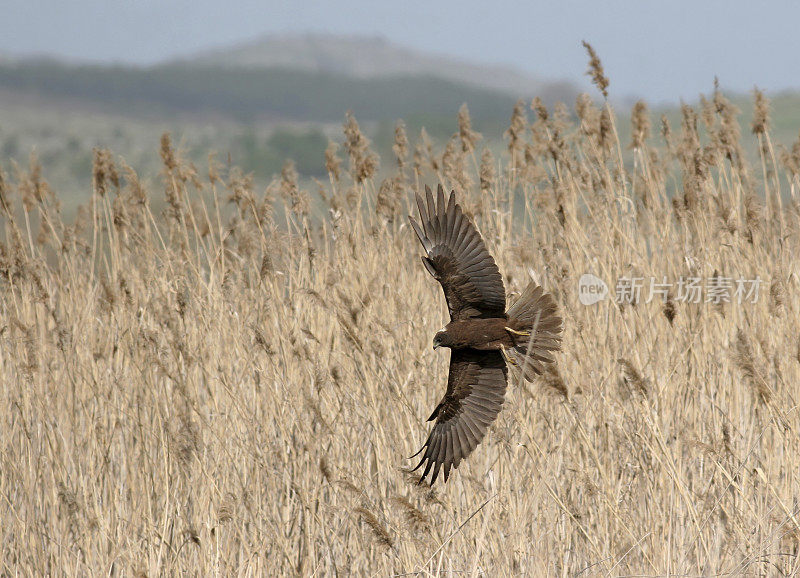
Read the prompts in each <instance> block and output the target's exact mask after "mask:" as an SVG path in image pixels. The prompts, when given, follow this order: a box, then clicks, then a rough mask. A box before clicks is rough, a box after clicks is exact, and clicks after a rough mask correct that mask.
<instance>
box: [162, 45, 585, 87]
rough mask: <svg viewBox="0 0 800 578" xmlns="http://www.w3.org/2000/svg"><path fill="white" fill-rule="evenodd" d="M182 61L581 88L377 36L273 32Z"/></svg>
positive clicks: (496, 84) (491, 84) (355, 75)
mask: <svg viewBox="0 0 800 578" xmlns="http://www.w3.org/2000/svg"><path fill="white" fill-rule="evenodd" d="M177 62H178V63H181V64H197V65H203V66H224V67H241V68H249V69H260V68H276V67H277V68H286V69H291V70H302V71H306V72H319V73H327V74H334V75H339V76H342V75H344V76H349V77H353V78H361V79H368V78H373V79H374V78H391V77H398V76H433V77H437V78H441V79H446V80H450V81H453V82H456V83H459V84H467V85H471V86H477V87H481V88H487V89H491V90H494V91H499V92H504V93H507V94H509V95H511V96H513V97H515V98H531V97H533V96H540V97H542V98H543V99H545V100H546V101H549V102H554V101H555V100H567V101H569V100H572V99H573V98H574V96H575V95H576V94H577V88H576V87H575V86H574V85H573V84H571V83H568V82H563V81H562V82H549V81H545V80H542V79H539V78H536V77H534V76H531V75H529V74H526V73H524V72H521V71H519V70H516V69H514V68H511V67H507V66H500V65H491V64H475V63H471V62H466V61H464V60H460V59H457V58H453V57H449V56H441V55H436V54H428V53H424V52H420V51H416V50H413V49H410V48H406V47H403V46H399V45H397V44H393V43H391V42H389V41H387V40H386V39H384V38H381V37H375V36H336V35H332V34H300V35H297V34H294V35H273V36H268V37H263V38H260V39H258V40H255V41H253V42H249V43H246V44H242V45H239V46H235V47H232V48H221V49H217V50H210V51H206V52H203V53H200V54H198V55H196V56H191V57H188V58H184V59H181V60H179V61H177Z"/></svg>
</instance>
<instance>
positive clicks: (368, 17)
mask: <svg viewBox="0 0 800 578" xmlns="http://www.w3.org/2000/svg"><path fill="white" fill-rule="evenodd" d="M9 4H10V6H9ZM3 5H4V6H3V10H2V18H0V53H10V54H12V55H26V54H31V53H38V54H54V55H60V56H65V57H69V58H75V59H91V60H94V61H98V60H102V61H123V62H133V63H143V64H146V63H153V62H157V61H159V60H161V59H165V58H168V57H171V56H175V55H186V54H191V53H192V52H194V51H197V50H201V49H206V48H209V47H215V46H225V45H228V44H232V43H237V42H242V41H245V40H248V39H252V38H254V37H257V36H259V35H263V34H267V33H274V32H292V31H296V32H305V31H326V32H333V33H341V34H351V33H352V34H370V35H381V36H384V37H386V38H387V39H389V40H391V41H394V42H397V43H400V44H404V45H407V46H410V47H415V48H417V49H421V50H425V51H435V52H440V53H446V54H450V55H455V56H459V57H463V58H464V59H468V60H473V61H484V62H499V63H506V64H511V65H514V66H516V67H518V68H521V69H524V70H526V71H529V72H531V73H534V74H537V75H540V76H543V77H551V78H567V79H572V80H580V81H581V82H586V80H585V77H583V73H584V71H585V68H586V55H585V53H584V51H583V49H582V47H581V44H580V43H581V40H582V39H586V40H588V41H589V42H591V43H592V44H593V45H594V46H595V48H596V49H597V51H598V52H599V54H600V56H601V58H602V59H603V61H604V64H605V67H606V71H607V73H608V75H609V76H610V78H611V93H612V96H617V97H621V96H628V95H631V94H637V95H643V96H645V97H647V98H649V99H651V100H662V99H670V100H676V99H678V98H681V97H682V98H685V99H694V98H695V97H696V95H697V93H698V92H708V91H709V90H710V89H711V86H712V82H713V78H714V75H717V76H719V78H720V81H721V83H722V85H723V87H724V88H726V89H732V90H739V91H747V90H750V89H751V88H752V87H753V85H755V84H757V85H759V86H760V87H762V88H765V89H767V90H770V91H776V90H781V89H784V88H800V2H797V1H790V0H782V1H773V2H756V1H755V0H713V1H703V0H694V1H686V0H680V1H671V2H653V1H648V0H638V1H624V0H609V1H603V0H594V1H577V0H572V1H570V0H563V1H560V2H559V1H555V2H554V1H549V2H533V1H530V0H529V1H527V2H486V1H479V2H471V1H467V0H458V1H456V0H445V1H437V0H425V1H418V0H401V1H400V2H394V3H384V2H380V1H375V0H367V1H360V0H345V1H342V2H331V1H324V2H319V1H306V2H303V1H302V0H299V1H297V2H291V3H280V2H271V1H260V2H256V1H245V0H228V1H222V0H4V2H3ZM395 7H400V8H401V9H397V8H395Z"/></svg>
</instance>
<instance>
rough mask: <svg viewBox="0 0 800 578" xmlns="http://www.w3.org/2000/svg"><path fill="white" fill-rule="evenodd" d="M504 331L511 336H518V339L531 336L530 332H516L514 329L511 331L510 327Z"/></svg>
mask: <svg viewBox="0 0 800 578" xmlns="http://www.w3.org/2000/svg"><path fill="white" fill-rule="evenodd" d="M505 330H506V331H508V332H509V333H511V334H513V335H518V336H520V337H530V336H531V332H530V331H517V330H516V329H511V328H510V327H506V328H505Z"/></svg>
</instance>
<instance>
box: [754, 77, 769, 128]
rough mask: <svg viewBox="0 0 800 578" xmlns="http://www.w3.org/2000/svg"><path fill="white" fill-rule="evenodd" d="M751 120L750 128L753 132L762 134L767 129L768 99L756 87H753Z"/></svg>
mask: <svg viewBox="0 0 800 578" xmlns="http://www.w3.org/2000/svg"><path fill="white" fill-rule="evenodd" d="M753 99H754V106H753V122H752V124H751V125H750V128H751V129H752V131H753V134H761V135H763V134H764V133H766V132H767V131H768V130H769V99H768V98H767V97H766V96H765V95H764V92H763V91H761V90H759V89H758V88H754V89H753Z"/></svg>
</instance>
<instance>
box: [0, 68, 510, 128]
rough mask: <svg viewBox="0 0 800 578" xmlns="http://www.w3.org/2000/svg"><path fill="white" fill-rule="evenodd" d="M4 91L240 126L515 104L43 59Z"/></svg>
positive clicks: (444, 85)
mask: <svg viewBox="0 0 800 578" xmlns="http://www.w3.org/2000/svg"><path fill="white" fill-rule="evenodd" d="M0 90H3V91H7V92H12V93H13V92H16V93H19V94H31V95H35V96H38V97H46V98H47V99H49V100H50V101H51V102H52V101H53V100H58V99H61V100H67V101H69V102H80V103H82V104H84V105H92V106H95V107H98V108H100V109H102V110H103V111H106V112H121V113H123V114H128V115H135V114H138V113H144V114H147V115H150V116H153V115H171V114H174V113H176V112H178V113H180V112H183V113H201V114H206V115H208V114H211V115H222V116H225V117H229V118H233V119H236V120H239V121H242V122H249V121H252V120H255V119H266V120H272V121H278V120H286V121H315V122H324V121H341V119H342V118H343V117H344V114H345V112H346V111H347V110H353V111H356V114H357V116H358V118H360V119H364V120H394V119H397V118H409V117H415V116H418V115H426V116H440V115H447V116H452V115H454V114H455V112H456V111H457V110H458V107H459V106H461V104H462V103H464V102H466V103H468V105H469V107H470V111H471V112H472V113H473V115H474V116H476V117H479V118H481V119H484V120H500V119H502V120H506V119H507V118H508V116H509V114H510V111H511V108H512V107H513V105H514V101H515V99H514V98H513V97H511V96H510V95H508V94H506V93H502V92H499V91H493V90H489V89H486V88H479V87H476V86H472V85H469V86H468V85H465V84H459V83H456V82H454V81H451V80H446V79H442V78H438V77H433V76H423V75H419V74H418V75H413V76H410V75H406V76H393V77H384V78H357V79H356V78H350V77H347V76H343V75H341V74H334V73H332V72H320V71H305V70H289V69H281V68H263V69H262V68H259V69H248V68H235V67H234V68H230V67H228V68H225V67H222V66H221V65H199V64H194V65H186V64H177V63H176V64H165V65H161V66H155V67H150V68H134V67H124V66H103V65H81V66H74V65H67V64H61V63H58V62H55V61H50V62H48V61H41V60H40V61H33V62H25V61H20V62H16V63H10V64H0Z"/></svg>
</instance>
